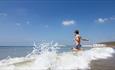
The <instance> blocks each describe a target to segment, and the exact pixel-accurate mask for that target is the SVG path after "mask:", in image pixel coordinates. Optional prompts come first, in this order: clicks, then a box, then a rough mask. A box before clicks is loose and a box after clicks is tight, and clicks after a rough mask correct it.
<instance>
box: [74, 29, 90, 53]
mask: <svg viewBox="0 0 115 70" xmlns="http://www.w3.org/2000/svg"><path fill="white" fill-rule="evenodd" d="M74 33H75V38H74V41H75V44H76V47H74V48H73V50H75V51H78V50H81V40H84V41H88V40H86V39H81V36H80V34H79V30H76V31H75V32H74Z"/></svg>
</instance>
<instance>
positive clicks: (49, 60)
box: [0, 41, 115, 70]
mask: <svg viewBox="0 0 115 70" xmlns="http://www.w3.org/2000/svg"><path fill="white" fill-rule="evenodd" d="M57 49H61V48H60V47H59V45H58V44H57V43H54V42H53V41H52V42H50V43H48V42H43V43H36V42H34V47H33V51H32V52H31V53H30V54H28V55H27V56H26V57H20V58H19V57H15V58H11V57H10V58H8V59H4V60H1V61H0V70H3V69H4V70H77V69H83V70H84V69H85V70H86V69H90V65H89V64H90V62H91V61H92V60H97V59H107V58H109V57H112V54H113V53H115V51H114V49H112V48H110V47H103V48H92V49H90V50H84V51H80V52H78V53H77V54H74V53H73V52H72V51H69V52H63V53H58V50H57Z"/></svg>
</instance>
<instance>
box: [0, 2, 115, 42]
mask: <svg viewBox="0 0 115 70" xmlns="http://www.w3.org/2000/svg"><path fill="white" fill-rule="evenodd" d="M76 29H79V30H80V34H81V36H82V37H84V38H88V39H89V40H90V41H91V42H101V41H114V40H115V1H114V0H105V1H104V0H16V1H15V0H1V1H0V42H1V43H3V42H32V41H33V40H37V41H40V40H48V41H51V40H54V41H55V42H59V43H66V44H67V43H68V44H73V43H72V42H73V32H74V30H76Z"/></svg>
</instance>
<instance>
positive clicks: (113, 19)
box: [96, 17, 115, 23]
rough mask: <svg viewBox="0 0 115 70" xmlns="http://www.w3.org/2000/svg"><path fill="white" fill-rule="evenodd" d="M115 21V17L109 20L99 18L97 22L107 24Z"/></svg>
mask: <svg viewBox="0 0 115 70" xmlns="http://www.w3.org/2000/svg"><path fill="white" fill-rule="evenodd" d="M112 21H115V17H108V18H98V19H97V20H96V22H98V23H107V22H112Z"/></svg>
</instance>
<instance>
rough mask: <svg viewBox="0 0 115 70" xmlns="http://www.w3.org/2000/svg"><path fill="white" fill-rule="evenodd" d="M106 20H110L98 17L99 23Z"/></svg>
mask: <svg viewBox="0 0 115 70" xmlns="http://www.w3.org/2000/svg"><path fill="white" fill-rule="evenodd" d="M106 21H108V18H98V19H97V22H99V23H105V22H106Z"/></svg>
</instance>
